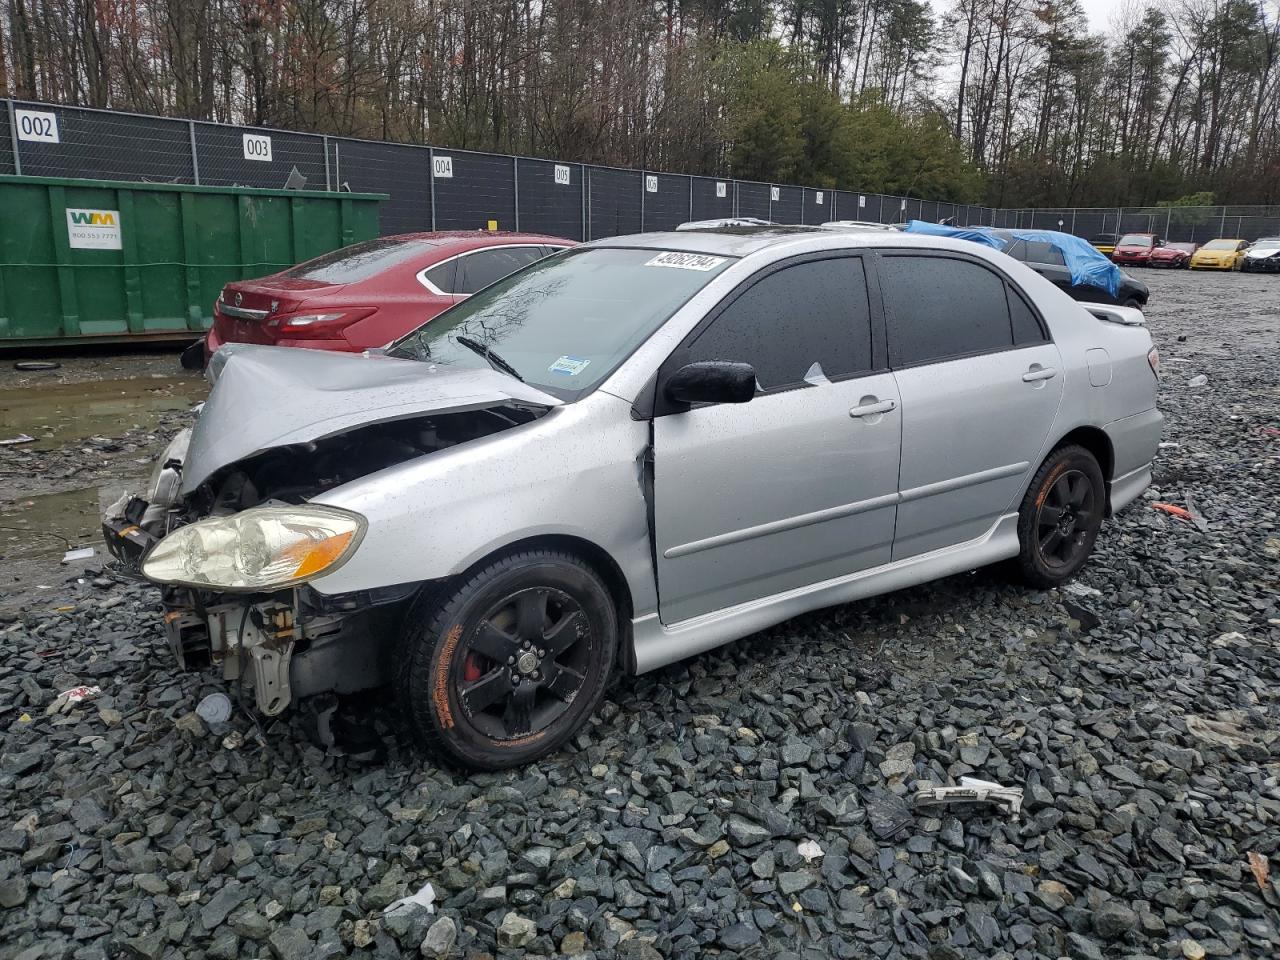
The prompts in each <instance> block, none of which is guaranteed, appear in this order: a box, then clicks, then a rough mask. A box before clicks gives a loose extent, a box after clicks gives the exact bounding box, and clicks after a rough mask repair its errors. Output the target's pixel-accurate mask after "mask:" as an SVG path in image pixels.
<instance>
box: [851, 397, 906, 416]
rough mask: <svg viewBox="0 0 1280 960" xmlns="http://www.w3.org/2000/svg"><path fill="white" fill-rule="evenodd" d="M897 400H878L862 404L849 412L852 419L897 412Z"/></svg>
mask: <svg viewBox="0 0 1280 960" xmlns="http://www.w3.org/2000/svg"><path fill="white" fill-rule="evenodd" d="M897 407H898V401H897V400H877V401H875V402H873V403H861V404H859V405H858V406H856V407H854V408H853V409H851V410H850V411H849V416H851V417H874V416H876V415H877V414H880V413H888V412H889V411H891V410H896V409H897Z"/></svg>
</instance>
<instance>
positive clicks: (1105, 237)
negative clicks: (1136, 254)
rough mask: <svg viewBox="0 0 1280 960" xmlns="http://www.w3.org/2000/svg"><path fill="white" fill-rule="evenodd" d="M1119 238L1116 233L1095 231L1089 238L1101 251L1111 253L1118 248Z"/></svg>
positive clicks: (1108, 254)
mask: <svg viewBox="0 0 1280 960" xmlns="http://www.w3.org/2000/svg"><path fill="white" fill-rule="evenodd" d="M1117 239H1118V238H1117V237H1116V235H1115V234H1114V233H1095V234H1094V235H1093V236H1092V237H1090V238H1089V242H1090V243H1091V244H1093V246H1094V248H1095V249H1096V250H1097V251H1098V252H1099V253H1105V254H1107V256H1110V255H1111V251H1112V250H1114V249H1115V248H1116V240H1117Z"/></svg>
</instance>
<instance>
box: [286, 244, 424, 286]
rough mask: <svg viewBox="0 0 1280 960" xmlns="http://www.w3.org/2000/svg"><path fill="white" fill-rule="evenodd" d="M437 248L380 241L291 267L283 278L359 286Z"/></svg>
mask: <svg viewBox="0 0 1280 960" xmlns="http://www.w3.org/2000/svg"><path fill="white" fill-rule="evenodd" d="M435 246H436V243H435V242H434V241H432V240H422V239H418V238H406V237H381V238H379V239H377V240H366V241H365V242H364V243H355V244H352V245H351V246H349V247H341V248H339V249H337V250H334V251H333V252H332V253H326V254H325V255H324V256H322V257H316V258H315V259H314V260H308V261H307V262H306V263H300V264H298V265H297V266H296V267H290V268H289V269H288V270H286V271H284V273H282V274H281V276H284V277H290V278H292V279H294V280H318V281H320V282H321V283H358V282H359V281H361V280H368V279H369V278H370V277H372V276H373V275H374V274H376V273H381V272H382V271H383V270H386V269H387V268H388V267H393V266H395V265H396V264H397V263H402V262H404V261H405V260H409V259H411V258H413V257H417V256H420V255H422V254H424V253H427V252H428V251H430V250H431V249H433V248H434V247H435Z"/></svg>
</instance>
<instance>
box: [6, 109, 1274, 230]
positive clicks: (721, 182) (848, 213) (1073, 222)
mask: <svg viewBox="0 0 1280 960" xmlns="http://www.w3.org/2000/svg"><path fill="white" fill-rule="evenodd" d="M0 174H21V175H25V176H29V177H31V176H34V177H69V178H76V179H87V180H119V181H129V182H148V183H177V184H194V185H200V186H218V187H266V188H273V189H281V188H292V189H298V190H326V191H352V192H355V193H385V194H388V195H389V197H390V199H389V200H388V201H387V202H385V203H383V204H382V206H381V223H380V227H381V230H382V233H383V234H392V233H406V232H409V231H416V230H485V229H488V230H521V231H526V232H533V233H544V234H549V235H552V236H557V237H566V238H569V239H572V240H594V239H596V238H599V237H611V236H618V235H620V234H627V233H639V232H643V231H648V230H669V229H672V228H673V227H675V226H677V225H679V224H681V223H684V222H686V221H689V220H710V219H716V218H721V217H757V218H759V219H761V220H769V221H773V222H775V223H799V224H821V223H825V222H828V221H832V220H861V221H869V222H872V223H886V224H887V223H901V222H903V221H906V220H911V219H918V220H928V221H932V222H939V221H943V220H947V221H950V222H953V223H955V224H957V225H959V226H977V225H987V226H997V227H1010V228H1022V229H1042V230H1063V231H1066V232H1068V233H1074V234H1076V235H1077V236H1082V237H1086V238H1091V237H1095V236H1103V235H1106V234H1123V233H1134V232H1138V233H1155V234H1158V235H1160V236H1162V237H1164V238H1165V239H1167V240H1171V241H1184V242H1194V243H1203V242H1206V241H1208V240H1212V239H1214V238H1216V237H1229V238H1241V239H1246V240H1255V239H1257V238H1259V237H1262V236H1274V235H1280V207H1248V206H1225V207H1224V206H1202V207H1173V208H1170V207H1124V208H1119V207H1112V208H1062V209H1021V210H1017V209H993V208H991V207H983V206H978V205H972V204H956V203H948V202H945V201H933V200H921V199H917V198H914V197H901V196H887V195H883V194H878V193H861V192H857V191H850V190H823V189H817V188H813V187H803V186H795V185H791V184H771V183H755V182H752V181H747V180H734V179H732V178H728V177H726V178H715V177H701V176H688V175H684V174H673V173H662V172H658V171H652V170H624V169H618V168H614V167H601V166H594V165H591V164H581V163H562V162H560V161H556V160H546V159H533V158H529V157H513V156H506V155H501V154H491V153H477V152H474V151H469V150H454V149H449V148H444V147H431V146H425V145H424V146H419V145H413V144H402V143H387V142H382V141H375V140H356V139H351V138H347V137H336V136H322V135H319V134H310V133H297V132H294V131H288V130H276V129H267V128H261V127H243V126H232V125H228V124H219V123H207V122H204V121H199V120H179V119H171V118H167V117H154V116H146V115H142V114H133V113H120V112H116V111H109V110H96V109H88V108H83V107H66V106H55V105H50V104H44V103H33V102H27V101H21V100H5V101H2V102H0Z"/></svg>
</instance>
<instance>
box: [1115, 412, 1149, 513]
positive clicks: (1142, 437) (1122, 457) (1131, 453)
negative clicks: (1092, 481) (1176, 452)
mask: <svg viewBox="0 0 1280 960" xmlns="http://www.w3.org/2000/svg"><path fill="white" fill-rule="evenodd" d="M1102 429H1103V431H1104V432H1105V433H1106V434H1107V437H1108V438H1109V439H1110V440H1111V449H1112V451H1113V452H1114V455H1115V463H1114V465H1113V466H1112V472H1111V474H1112V478H1111V480H1110V481H1108V483H1107V502H1108V504H1109V506H1110V511H1111V513H1113V514H1114V513H1118V512H1119V511H1121V510H1123V509H1124V508H1125V507H1126V506H1128V505H1129V504H1130V503H1132V502H1133V501H1134V500H1136V499H1137V498H1138V497H1140V496H1141V495H1142V491H1144V490H1146V489H1147V487H1149V486H1150V485H1151V462H1152V461H1153V460H1154V459H1155V456H1156V451H1157V450H1159V448H1160V436H1161V434H1162V433H1163V431H1164V414H1162V413H1161V412H1160V411H1159V410H1157V409H1156V408H1154V407H1152V408H1151V409H1150V410H1144V411H1143V412H1142V413H1138V414H1134V415H1133V416H1132V417H1124V418H1123V419H1120V420H1113V421H1111V422H1110V423H1108V424H1106V425H1105V426H1103V428H1102Z"/></svg>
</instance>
